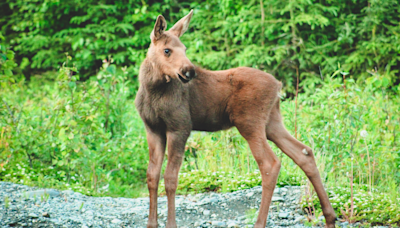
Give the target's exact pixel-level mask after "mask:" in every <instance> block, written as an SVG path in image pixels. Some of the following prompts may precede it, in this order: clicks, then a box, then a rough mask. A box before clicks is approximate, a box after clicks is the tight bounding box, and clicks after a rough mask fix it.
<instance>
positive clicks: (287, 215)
mask: <svg viewBox="0 0 400 228" xmlns="http://www.w3.org/2000/svg"><path fill="white" fill-rule="evenodd" d="M278 217H279V218H288V217H289V213H287V212H280V213H279V214H278Z"/></svg>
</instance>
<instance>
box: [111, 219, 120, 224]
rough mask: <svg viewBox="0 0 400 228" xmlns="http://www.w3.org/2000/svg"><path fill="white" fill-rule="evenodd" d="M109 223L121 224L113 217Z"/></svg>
mask: <svg viewBox="0 0 400 228" xmlns="http://www.w3.org/2000/svg"><path fill="white" fill-rule="evenodd" d="M111 223H114V224H121V223H122V221H121V220H119V219H116V218H115V219H113V220H111Z"/></svg>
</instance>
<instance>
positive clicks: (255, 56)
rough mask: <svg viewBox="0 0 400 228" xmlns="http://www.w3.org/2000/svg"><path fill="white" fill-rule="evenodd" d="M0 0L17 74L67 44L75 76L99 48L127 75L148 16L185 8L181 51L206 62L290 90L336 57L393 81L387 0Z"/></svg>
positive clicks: (329, 67)
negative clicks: (268, 78) (251, 71)
mask: <svg viewBox="0 0 400 228" xmlns="http://www.w3.org/2000/svg"><path fill="white" fill-rule="evenodd" d="M0 4H1V5H0V6H1V7H0V15H3V16H2V17H0V25H1V27H2V30H1V32H2V33H3V35H4V36H5V37H6V42H7V44H8V45H12V49H13V50H14V51H15V52H16V54H17V59H18V62H20V61H22V58H26V60H25V63H26V64H29V68H27V69H26V70H25V71H24V72H27V73H28V72H29V74H32V71H33V72H34V71H38V70H39V71H44V70H54V69H58V66H59V65H61V64H62V62H64V53H65V52H68V53H69V54H70V55H72V56H74V57H75V58H74V60H73V63H74V64H75V66H76V67H77V69H78V70H79V71H80V73H81V75H84V76H85V78H87V76H92V75H94V72H95V71H96V70H97V69H99V68H100V67H101V65H102V63H101V61H102V60H104V59H106V57H107V56H109V55H111V56H112V58H113V59H114V60H115V64H117V65H118V66H128V71H129V72H131V75H130V76H136V75H137V73H138V69H139V65H140V63H141V61H142V60H143V58H144V56H145V52H146V49H147V47H148V45H149V42H150V39H149V34H150V31H151V30H152V28H153V25H154V21H155V19H156V17H157V15H159V14H163V15H164V16H165V17H166V19H167V21H168V23H169V26H171V25H172V24H173V23H174V22H176V21H177V20H178V19H179V18H181V17H182V16H183V15H185V14H186V13H188V12H189V10H190V9H191V8H192V9H194V10H195V12H194V16H193V19H192V22H191V26H190V29H189V31H188V33H187V34H185V35H184V36H183V37H182V40H183V42H184V43H185V45H186V46H187V47H189V50H188V56H189V58H190V59H191V60H193V61H194V62H196V63H198V64H200V65H202V66H204V67H206V68H210V69H213V70H216V69H226V68H230V67H236V66H251V67H256V68H259V69H262V70H265V71H267V72H270V73H272V74H274V75H275V76H276V77H278V78H279V79H280V80H282V81H283V82H284V86H285V87H286V88H285V90H286V91H288V92H291V93H293V91H294V89H293V88H294V87H293V85H294V83H295V81H296V80H295V79H296V77H297V76H299V77H300V79H303V78H307V77H320V76H322V77H325V76H326V75H328V74H330V73H331V72H333V71H335V70H336V69H337V64H342V68H343V69H342V70H344V71H347V72H351V73H352V74H353V75H356V77H357V78H366V77H367V76H368V73H366V72H367V70H372V69H376V70H377V71H378V72H380V73H381V74H383V73H384V72H387V73H388V75H389V76H390V77H391V79H392V83H393V82H396V83H399V80H398V73H399V72H398V70H399V66H400V57H399V55H398V53H399V52H400V39H399V34H400V26H398V21H399V20H400V15H399V14H398V11H399V10H400V4H399V2H398V1H397V0H352V1H346V0H338V1H331V0H324V1H320V0H318V1H317V0H283V1H276V0H261V1H254V0H252V1H238V0H223V1H216V0H208V1H191V2H190V3H189V2H187V1H170V0H163V1H159V2H145V1H139V0H118V1H106V0H102V1H93V0H89V1H80V0H73V1H58V0H39V1H36V0H35V1H25V0H24V1H23V0H18V1H14V0H6V1H4V2H3V3H0ZM27 61H28V62H27ZM396 75H397V77H396Z"/></svg>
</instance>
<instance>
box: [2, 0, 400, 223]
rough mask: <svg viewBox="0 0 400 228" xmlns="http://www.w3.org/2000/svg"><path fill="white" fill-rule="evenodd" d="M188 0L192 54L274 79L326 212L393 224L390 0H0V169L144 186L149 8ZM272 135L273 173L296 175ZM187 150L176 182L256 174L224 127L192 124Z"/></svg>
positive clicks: (398, 122)
mask: <svg viewBox="0 0 400 228" xmlns="http://www.w3.org/2000/svg"><path fill="white" fill-rule="evenodd" d="M190 9H194V16H193V18H192V20H191V24H190V27H189V30H188V31H187V32H186V34H185V35H184V36H183V37H182V38H181V40H182V42H183V43H184V44H185V45H186V46H187V47H188V51H187V56H188V57H189V59H191V60H192V62H193V63H195V64H197V65H200V66H202V67H204V68H208V69H211V70H220V69H227V68H231V67H237V66H249V67H254V68H258V69H260V70H263V71H266V72H269V73H271V74H273V75H274V76H275V77H276V78H278V79H279V80H280V81H282V82H283V85H284V87H283V91H282V95H283V97H282V113H283V116H284V118H285V124H286V126H287V128H288V129H289V130H290V131H291V133H292V134H293V135H295V136H296V137H297V138H298V139H299V140H302V141H304V142H305V143H307V144H308V145H310V146H311V147H312V148H313V150H314V151H315V154H316V158H317V162H318V167H319V170H320V172H321V176H322V178H323V181H324V183H325V184H326V187H327V188H328V189H329V194H330V198H331V201H332V203H333V206H334V208H335V210H336V212H337V214H338V215H340V216H341V218H342V219H344V220H348V221H350V222H355V221H360V222H365V223H373V224H392V225H396V224H397V225H399V222H400V216H399V211H400V198H399V197H398V196H399V194H400V188H399V185H400V139H399V138H400V137H399V133H400V113H399V112H400V98H399V95H400V86H399V83H400V72H399V69H400V14H399V13H398V12H400V3H399V2H398V1H397V0H334V1H333V0H281V1H276V0H260V1H251V0H250V1H237V0H218V1H217V0H206V1H190V2H189V1H178V0H164V1H144V0H141V1H139V0H116V1H107V0H97V1H93V0H86V1H81V0H68V1H60V0H4V1H2V2H0V25H1V30H0V97H1V100H0V180H2V181H12V182H16V183H23V184H28V185H35V186H40V187H53V188H59V189H68V188H70V189H73V190H75V191H80V192H82V193H85V194H88V195H93V196H124V197H138V196H145V195H146V194H147V190H146V187H145V183H146V169H147V164H148V154H147V142H146V139H145V131H144V127H143V124H142V122H141V120H140V118H139V117H138V114H137V111H136V109H135V107H134V104H133V100H134V97H135V93H136V91H137V88H138V80H137V74H138V70H139V66H140V63H141V61H142V60H143V59H144V57H145V55H146V50H147V48H148V45H149V42H150V39H149V35H150V32H151V30H152V28H153V25H154V22H155V19H156V17H157V16H158V15H159V14H162V15H164V17H165V18H166V20H167V22H168V24H169V26H172V25H173V23H175V22H176V21H177V20H178V19H180V18H181V17H182V16H184V15H185V14H187V13H188V12H189V10H190ZM273 148H274V151H276V153H277V154H278V155H279V157H280V159H281V160H282V164H283V165H282V170H281V173H280V176H279V180H278V185H279V186H285V185H307V181H306V178H305V175H304V174H303V173H302V172H301V170H300V169H299V168H298V167H297V166H296V165H295V164H294V163H293V162H292V161H291V160H290V159H288V158H287V157H286V156H285V155H283V154H282V153H281V152H280V151H279V150H278V149H277V148H276V147H273ZM185 155H186V156H185V161H184V164H183V167H182V171H181V174H180V185H179V189H178V191H179V192H180V193H181V194H188V193H196V192H204V191H219V192H228V191H235V190H239V189H244V188H250V187H253V186H256V185H259V184H260V183H261V179H260V175H259V173H258V172H257V165H256V163H255V161H254V159H253V158H252V156H251V153H250V150H249V148H248V145H247V143H246V142H245V141H244V140H243V139H242V138H241V136H240V134H238V132H237V130H236V129H232V130H229V131H226V132H217V133H199V132H194V133H192V136H191V137H190V139H189V141H188V144H187V147H186V152H185ZM352 189H353V190H352ZM160 193H161V194H163V188H160ZM302 202H303V207H304V209H305V210H306V211H307V217H308V218H310V222H312V221H313V218H316V217H318V215H320V207H319V205H318V201H317V199H316V196H315V194H313V193H312V191H311V192H308V193H307V194H305V196H304V199H303V201H302Z"/></svg>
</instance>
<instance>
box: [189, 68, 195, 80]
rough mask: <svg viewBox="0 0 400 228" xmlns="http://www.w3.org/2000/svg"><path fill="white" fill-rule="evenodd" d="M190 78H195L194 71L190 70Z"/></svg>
mask: <svg viewBox="0 0 400 228" xmlns="http://www.w3.org/2000/svg"><path fill="white" fill-rule="evenodd" d="M189 72H190V77H192V78H193V77H195V76H196V71H195V70H194V69H191V70H190V71H189Z"/></svg>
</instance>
